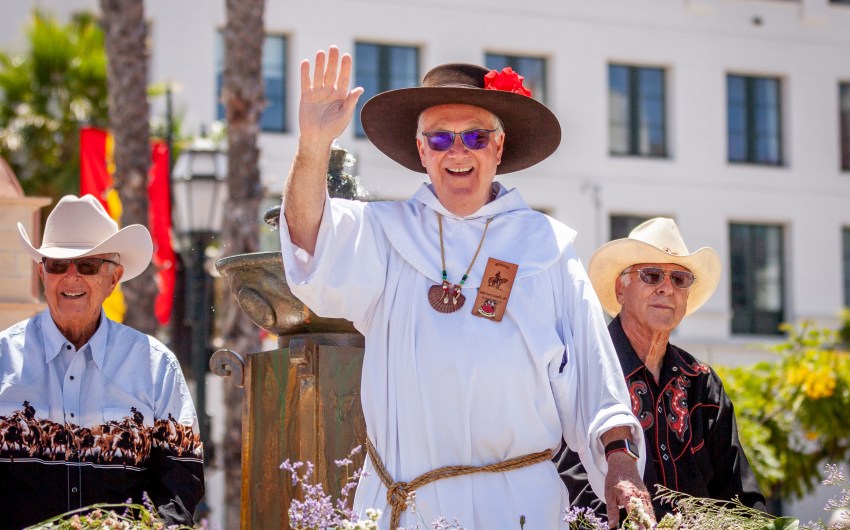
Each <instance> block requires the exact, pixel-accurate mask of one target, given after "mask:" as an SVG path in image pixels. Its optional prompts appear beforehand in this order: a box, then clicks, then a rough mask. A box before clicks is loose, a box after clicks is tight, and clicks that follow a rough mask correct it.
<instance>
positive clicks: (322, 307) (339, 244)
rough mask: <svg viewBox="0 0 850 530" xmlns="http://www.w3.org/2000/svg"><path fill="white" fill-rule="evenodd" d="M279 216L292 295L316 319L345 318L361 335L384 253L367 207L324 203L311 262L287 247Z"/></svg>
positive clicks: (377, 291) (379, 286) (378, 289)
mask: <svg viewBox="0 0 850 530" xmlns="http://www.w3.org/2000/svg"><path fill="white" fill-rule="evenodd" d="M283 213H284V212H283V210H282V209H281V213H280V243H281V254H282V256H283V265H284V271H285V273H286V281H287V283H288V284H289V287H290V289H292V293H293V294H294V295H295V296H296V297H298V299H299V300H301V301H302V302H303V303H304V304H305V305H307V307H309V308H310V309H312V310H313V311H314V312H315V313H316V314H317V315H320V316H322V317H333V318H345V319H347V320H350V321H352V322H353V323H354V325H355V327H356V328H357V329H358V330H361V331H362V330H363V329H364V325H365V324H366V322H367V321H368V320H369V318H370V317H371V315H372V314H373V313H374V309H375V305H376V304H377V302H378V299H379V298H380V295H381V293H382V292H383V289H384V283H385V280H386V270H387V249H388V246H387V244H386V240H385V239H384V237H383V232H382V231H381V227H380V223H379V222H377V220H376V219H374V217H373V216H374V213H372V212H371V211H370V209H369V208H368V204H367V203H363V202H360V201H349V200H344V199H330V198H329V197H325V208H324V211H323V212H322V221H321V225H320V227H319V236H318V239H317V241H316V252H315V254H314V255H312V256H311V255H310V254H309V253H308V252H307V251H306V250H304V249H302V248H300V247H298V246H297V245H295V244H293V243H292V241H291V240H290V238H289V228H288V225H287V223H286V218H285V216H284V214H283Z"/></svg>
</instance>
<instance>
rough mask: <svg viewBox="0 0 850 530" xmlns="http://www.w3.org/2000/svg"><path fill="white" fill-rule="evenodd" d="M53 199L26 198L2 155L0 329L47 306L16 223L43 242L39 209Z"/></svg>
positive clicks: (33, 239) (36, 240)
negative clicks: (42, 301) (40, 292)
mask: <svg viewBox="0 0 850 530" xmlns="http://www.w3.org/2000/svg"><path fill="white" fill-rule="evenodd" d="M50 202H51V199H49V198H47V197H24V194H23V191H22V190H21V187H20V185H19V184H18V181H17V178H16V177H15V175H14V173H12V170H11V168H10V167H9V166H8V165H7V164H6V162H5V161H4V160H3V159H2V158H0V270H2V271H3V274H2V275H0V329H6V328H8V327H9V326H11V325H12V324H15V323H16V322H20V321H21V320H24V319H27V318H29V317H31V316H33V315H34V314H36V313H38V312H39V311H41V310H42V309H44V304H43V303H41V301H40V300H39V286H38V284H39V279H38V274H37V273H36V264H35V262H34V261H33V260H32V258H31V257H30V255H29V254H27V253H26V251H24V249H23V247H21V243H20V240H19V237H18V227H17V224H18V223H21V224H23V225H24V227H25V228H26V230H27V234H29V236H30V239H31V240H32V241H33V244H36V243H37V242H38V241H41V222H40V219H41V214H40V212H39V210H40V209H41V208H42V207H43V206H46V205H48V204H50Z"/></svg>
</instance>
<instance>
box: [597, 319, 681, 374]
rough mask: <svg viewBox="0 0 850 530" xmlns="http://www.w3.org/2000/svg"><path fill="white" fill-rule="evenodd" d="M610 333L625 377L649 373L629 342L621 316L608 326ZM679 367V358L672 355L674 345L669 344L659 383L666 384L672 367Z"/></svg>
mask: <svg viewBox="0 0 850 530" xmlns="http://www.w3.org/2000/svg"><path fill="white" fill-rule="evenodd" d="M608 333H609V334H610V335H611V341H612V342H613V343H614V349H615V350H616V351H617V357H619V358H620V366H621V367H622V368H623V375H624V376H625V377H626V379H628V378H630V377H631V376H632V375H634V373H635V372H637V371H638V370H647V373H648V372H649V370H648V369H647V368H646V365H645V364H644V363H643V361H641V360H640V357H638V354H637V352H636V351H635V349H634V347H633V346H632V343H631V341H629V337H628V336H626V332H625V330H623V323H622V321H621V320H620V315H617V316H616V317H614V320H612V321H611V323H610V324H608ZM677 365H678V363H677V357H675V356H674V355H673V354H672V345H671V344H670V343H669V342H668V343H667V347H666V349H665V352H664V360H663V361H662V363H661V374H660V375H661V381H659V382H658V383H659V384H664V382H665V381H667V380H668V379H669V378H670V377H671V374H672V373H673V372H672V371H671V369H672V367H673V366H677Z"/></svg>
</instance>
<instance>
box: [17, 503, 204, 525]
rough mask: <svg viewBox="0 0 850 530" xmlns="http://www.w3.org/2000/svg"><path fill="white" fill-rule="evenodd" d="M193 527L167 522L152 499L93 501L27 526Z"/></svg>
mask: <svg viewBox="0 0 850 530" xmlns="http://www.w3.org/2000/svg"><path fill="white" fill-rule="evenodd" d="M107 528H113V529H122V530H166V529H167V530H191V529H192V527H190V526H183V525H168V524H166V522H165V521H164V520H162V519H161V518H160V517H159V514H157V512H156V509H155V508H154V507H153V505H152V504H151V502H150V500H149V499H147V498H145V501H144V504H131V503H128V504H106V503H104V504H93V505H91V506H88V507H86V508H80V509H79V510H73V511H70V512H68V513H64V514H62V515H57V516H56V517H52V518H50V519H48V520H46V521H44V522H42V523H38V524H36V525H34V526H30V527H28V528H26V530H47V529H55V530H100V529H107Z"/></svg>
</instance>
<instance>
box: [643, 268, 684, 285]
mask: <svg viewBox="0 0 850 530" xmlns="http://www.w3.org/2000/svg"><path fill="white" fill-rule="evenodd" d="M638 273H639V275H640V281H642V282H643V283H645V284H647V285H658V284H659V283H661V282H663V281H664V276H665V274H669V275H670V283H672V284H673V287H677V288H679V289H687V288H688V287H690V286H691V285H693V283H694V280H695V278H694V275H693V274H691V273H690V272H688V271H670V272H669V273H667V272H665V271H664V269H657V268H655V267H647V268H644V269H640V270H639V271H638Z"/></svg>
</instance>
